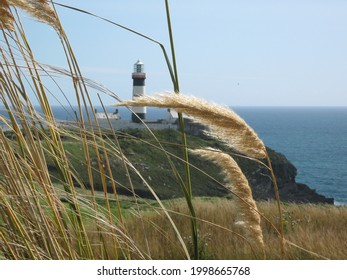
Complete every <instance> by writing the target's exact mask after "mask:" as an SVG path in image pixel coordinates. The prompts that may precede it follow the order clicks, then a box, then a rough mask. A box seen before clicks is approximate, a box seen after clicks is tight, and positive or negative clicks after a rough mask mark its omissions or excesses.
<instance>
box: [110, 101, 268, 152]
mask: <svg viewBox="0 0 347 280" xmlns="http://www.w3.org/2000/svg"><path fill="white" fill-rule="evenodd" d="M115 106H154V107H160V108H174V109H175V110H177V111H178V112H181V113H185V114H187V115H189V116H191V117H193V118H194V120H195V121H197V122H200V123H202V124H205V125H207V126H208V127H209V128H210V131H209V132H208V134H209V135H211V136H213V137H215V138H218V139H219V140H221V141H223V142H224V143H226V144H227V145H229V146H231V147H232V148H234V149H235V150H237V151H239V152H241V153H243V154H245V155H247V156H250V157H255V158H265V157H266V148H265V145H264V143H263V142H262V141H261V140H260V139H259V137H258V135H257V134H256V133H255V132H254V130H253V129H252V128H251V127H249V126H248V125H247V123H246V122H245V121H244V120H243V119H242V118H241V117H239V116H238V115H237V114H236V113H235V112H233V111H231V110H230V109H229V108H228V107H226V106H222V105H217V104H211V103H209V102H207V101H205V100H203V99H199V98H196V97H192V96H187V95H183V94H159V95H157V96H142V97H138V98H136V99H134V100H131V101H124V102H121V103H118V104H116V105H115Z"/></svg>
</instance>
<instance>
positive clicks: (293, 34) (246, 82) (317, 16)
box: [24, 0, 347, 106]
mask: <svg viewBox="0 0 347 280" xmlns="http://www.w3.org/2000/svg"><path fill="white" fill-rule="evenodd" d="M56 2H58V3H63V4H66V5H71V6H74V7H77V8H80V9H84V10H86V11H88V12H91V13H94V14H97V15H99V16H102V17H105V18H107V19H110V20H112V21H115V22H117V23H119V24H122V25H125V26H127V27H129V28H132V29H134V30H136V31H138V32H141V33H143V34H145V35H147V36H150V37H151V38H153V39H155V40H157V41H159V42H161V43H162V44H164V46H165V48H166V49H167V51H168V52H169V53H170V44H169V37H168V31H167V22H166V15H165V1H164V0H146V1H143V0H117V1H114V0H98V1H95V0H71V1H64V0H56ZM169 3H170V11H171V20H172V27H173V33H174V34H173V35H174V41H175V50H176V57H177V67H178V75H179V82H180V90H181V92H182V93H185V94H189V95H195V96H197V97H201V98H204V99H207V100H209V101H214V102H217V103H221V104H224V105H230V106H347V1H344V0H327V1H323V0H314V1H311V0H290V1H289V0H287V1H284V0H283V1H278V0H272V1H271V0H262V1H260V0H253V1H251V0H216V1H210V0H209V1H208V0H190V1H186V0H171V1H169ZM57 11H58V14H59V16H60V20H61V22H62V24H63V27H64V29H65V31H66V33H67V35H68V37H69V40H70V43H71V45H72V47H73V50H74V52H75V55H76V57H77V59H78V61H79V65H80V67H81V70H82V73H83V75H84V76H86V77H88V78H90V79H93V80H95V81H98V82H99V83H101V84H103V85H104V86H105V87H107V88H109V89H110V90H112V91H113V92H115V93H116V94H117V95H118V96H119V97H120V98H121V99H130V98H131V94H132V80H131V73H132V70H133V64H134V63H135V62H136V61H137V60H138V59H140V60H141V61H142V62H143V63H144V64H145V69H146V73H147V79H146V91H147V94H149V95H152V94H155V93H158V92H163V91H170V90H172V89H173V86H172V83H171V80H170V76H169V72H168V70H167V66H166V64H165V60H164V56H163V53H162V51H161V49H160V48H159V46H158V45H156V44H155V43H153V42H150V41H148V40H145V39H143V38H141V37H139V36H137V35H134V34H132V33H129V32H128V31H125V30H123V29H121V28H119V27H117V26H114V25H111V24H109V23H106V22H103V21H101V20H99V19H96V18H93V17H91V16H88V15H85V14H81V13H78V12H76V11H72V10H68V9H66V8H62V7H57ZM24 27H25V29H26V31H27V35H28V38H29V42H30V44H31V47H32V48H33V50H34V52H35V55H36V58H37V59H38V60H39V61H40V62H42V63H46V64H51V65H55V66H59V67H65V68H66V67H67V65H66V62H65V59H64V53H63V50H62V48H61V46H60V44H59V40H58V37H57V35H56V33H55V31H54V30H53V29H52V28H50V27H48V26H46V25H44V24H42V23H37V22H35V21H34V20H32V19H31V18H29V17H28V16H25V17H24ZM63 87H64V86H63ZM92 98H93V100H95V102H97V96H96V94H94V95H93V96H92ZM103 98H104V100H103V102H104V103H105V104H106V105H107V104H113V103H115V101H114V100H113V99H111V98H108V97H103Z"/></svg>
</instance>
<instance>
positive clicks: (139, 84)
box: [131, 60, 147, 123]
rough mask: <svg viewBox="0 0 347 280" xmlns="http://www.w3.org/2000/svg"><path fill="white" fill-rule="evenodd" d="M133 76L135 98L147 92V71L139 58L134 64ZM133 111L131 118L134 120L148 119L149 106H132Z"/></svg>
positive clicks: (137, 121)
mask: <svg viewBox="0 0 347 280" xmlns="http://www.w3.org/2000/svg"><path fill="white" fill-rule="evenodd" d="M132 78H133V99H134V98H136V97H140V96H143V95H145V94H146V87H145V80H146V73H145V67H144V64H143V63H142V62H141V61H140V60H138V61H137V62H136V63H135V64H134V72H133V74H132ZM132 110H133V113H132V115H131V120H132V121H133V122H136V123H139V122H141V120H144V119H146V113H147V108H146V107H132Z"/></svg>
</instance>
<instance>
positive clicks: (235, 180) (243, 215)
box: [191, 148, 264, 249]
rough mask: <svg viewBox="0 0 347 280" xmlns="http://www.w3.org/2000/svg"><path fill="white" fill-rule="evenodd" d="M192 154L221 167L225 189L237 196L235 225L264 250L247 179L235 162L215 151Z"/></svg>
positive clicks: (200, 150)
mask: <svg viewBox="0 0 347 280" xmlns="http://www.w3.org/2000/svg"><path fill="white" fill-rule="evenodd" d="M191 153H192V154H195V155H198V156H200V157H202V158H205V159H208V160H211V161H212V162H214V163H215V164H217V165H218V166H220V167H222V168H223V170H224V173H225V176H226V181H227V188H228V189H229V190H230V191H231V192H232V193H233V194H235V195H236V196H237V199H235V203H236V206H237V208H238V209H239V210H240V212H239V213H238V221H237V223H236V224H237V225H239V226H242V227H243V228H244V229H245V232H246V234H247V236H248V237H249V240H250V241H251V242H252V243H253V244H256V245H257V246H258V247H259V248H262V249H263V248H264V241H263V233H262V230H261V227H260V215H259V212H258V208H257V205H256V203H255V201H254V199H253V197H252V191H251V188H250V186H249V184H248V181H247V178H246V177H245V175H244V174H243V172H242V171H241V169H240V167H239V166H238V164H237V163H236V162H235V160H234V159H233V158H232V157H231V156H229V155H228V154H226V153H223V152H222V151H220V150H216V149H212V148H209V149H196V150H191Z"/></svg>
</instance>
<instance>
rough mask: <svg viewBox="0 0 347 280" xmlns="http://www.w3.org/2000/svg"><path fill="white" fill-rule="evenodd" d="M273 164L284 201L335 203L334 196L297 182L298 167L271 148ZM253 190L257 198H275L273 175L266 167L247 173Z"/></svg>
mask: <svg viewBox="0 0 347 280" xmlns="http://www.w3.org/2000/svg"><path fill="white" fill-rule="evenodd" d="M269 155H270V158H271V160H272V166H273V169H274V173H275V176H276V179H277V184H278V188H279V192H280V198H281V200H282V201H288V202H299V203H300V202H302V203H329V204H333V203H334V199H333V198H327V197H325V196H323V195H321V194H318V193H317V192H316V191H315V190H314V189H311V188H310V187H309V186H307V185H305V184H301V183H297V182H296V180H295V177H296V175H297V169H296V167H295V166H294V165H293V164H292V163H291V162H290V161H288V159H287V158H286V157H285V156H284V155H282V154H280V153H277V152H274V151H272V150H269ZM247 177H248V180H249V183H250V185H251V187H252V190H253V195H254V197H255V199H258V200H267V199H273V198H275V192H274V187H273V183H272V180H271V176H270V174H269V172H268V170H266V168H265V167H261V166H259V167H258V169H256V170H255V171H253V172H252V173H251V174H248V175H247Z"/></svg>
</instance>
